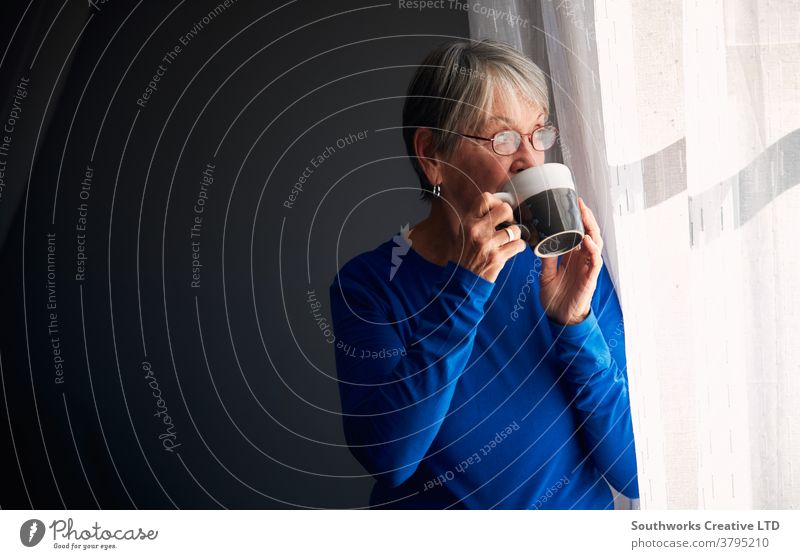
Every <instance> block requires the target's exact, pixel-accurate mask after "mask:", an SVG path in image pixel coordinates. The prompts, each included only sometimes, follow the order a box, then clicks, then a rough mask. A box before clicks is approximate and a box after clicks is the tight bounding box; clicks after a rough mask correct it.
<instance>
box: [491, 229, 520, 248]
mask: <svg viewBox="0 0 800 559" xmlns="http://www.w3.org/2000/svg"><path fill="white" fill-rule="evenodd" d="M521 238H522V232H521V231H520V228H519V226H518V225H509V226H508V227H504V228H502V229H498V230H497V232H496V233H495V234H494V245H495V246H496V247H498V248H499V247H501V246H503V245H504V244H506V243H513V242H514V241H517V240H519V239H521Z"/></svg>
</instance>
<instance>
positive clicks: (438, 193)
mask: <svg viewBox="0 0 800 559" xmlns="http://www.w3.org/2000/svg"><path fill="white" fill-rule="evenodd" d="M441 195H442V184H441V183H439V184H435V185H433V196H434V197H435V198H439V197H440V196H441Z"/></svg>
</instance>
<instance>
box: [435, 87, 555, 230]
mask: <svg viewBox="0 0 800 559" xmlns="http://www.w3.org/2000/svg"><path fill="white" fill-rule="evenodd" d="M512 99H514V100H511V99H508V96H504V95H497V94H495V96H494V107H493V110H492V111H491V116H490V118H489V120H488V121H487V122H486V123H485V125H484V126H483V128H482V129H480V130H477V131H475V132H472V131H469V130H457V132H461V133H467V134H471V135H474V136H481V137H484V138H491V137H492V136H494V135H495V134H497V133H498V132H502V131H503V130H516V131H517V132H519V133H521V134H529V133H530V132H532V131H533V130H534V129H535V128H538V127H539V126H543V125H544V124H545V115H544V111H542V109H541V107H538V106H536V105H534V104H531V103H528V102H527V101H525V100H524V98H522V97H517V98H512ZM448 163H449V165H447V164H446V165H443V166H442V167H441V174H442V180H441V183H442V197H444V198H446V199H447V202H449V203H450V204H452V205H453V206H454V208H455V209H456V211H458V212H459V214H461V215H463V213H464V212H465V211H467V210H468V209H469V208H471V207H472V206H473V205H474V203H475V199H476V198H478V197H480V195H481V193H483V192H497V191H499V190H500V188H501V187H502V186H503V185H504V184H505V183H506V182H507V181H508V179H509V178H510V177H512V176H513V175H515V174H516V173H519V172H520V171H522V170H524V169H527V168H529V167H535V166H537V165H541V164H543V163H544V152H542V151H536V150H535V149H533V146H532V145H531V142H530V139H529V138H526V137H523V138H522V142H521V143H520V146H519V149H518V150H517V152H516V153H514V154H512V155H498V154H496V153H495V152H494V150H492V142H490V141H485V140H474V139H471V138H464V137H462V138H461V140H460V143H459V145H458V147H457V148H456V150H455V152H454V154H453V157H452V158H450V159H449V160H448Z"/></svg>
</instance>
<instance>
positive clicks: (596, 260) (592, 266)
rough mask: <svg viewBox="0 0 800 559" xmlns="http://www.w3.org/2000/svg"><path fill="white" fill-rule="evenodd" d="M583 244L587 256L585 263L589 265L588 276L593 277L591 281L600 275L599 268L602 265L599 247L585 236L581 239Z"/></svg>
mask: <svg viewBox="0 0 800 559" xmlns="http://www.w3.org/2000/svg"><path fill="white" fill-rule="evenodd" d="M583 244H584V245H585V247H586V251H587V252H588V254H589V255H588V257H587V258H588V260H587V262H586V263H587V264H588V265H589V270H590V275H591V276H592V277H593V278H592V279H594V278H596V277H597V276H598V275H600V268H601V266H602V265H603V256H602V254H601V251H600V247H599V246H597V243H595V242H594V239H593V238H592V237H591V236H589V235H586V236H585V237H583Z"/></svg>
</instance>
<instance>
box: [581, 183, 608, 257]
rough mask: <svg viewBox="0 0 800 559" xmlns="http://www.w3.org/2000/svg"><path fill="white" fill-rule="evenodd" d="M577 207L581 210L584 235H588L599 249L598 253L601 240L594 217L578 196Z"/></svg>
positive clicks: (601, 246)
mask: <svg viewBox="0 0 800 559" xmlns="http://www.w3.org/2000/svg"><path fill="white" fill-rule="evenodd" d="M578 205H579V207H580V210H581V219H582V220H583V227H584V229H585V230H586V234H587V235H589V236H590V237H591V238H592V240H593V241H594V244H595V245H596V246H598V247H599V249H600V251H601V252H602V250H603V239H602V237H601V236H600V226H599V225H598V224H597V220H596V219H595V217H594V212H593V211H592V210H591V209H590V208H589V206H587V205H586V203H585V202H584V201H583V198H581V197H580V196H578Z"/></svg>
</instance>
